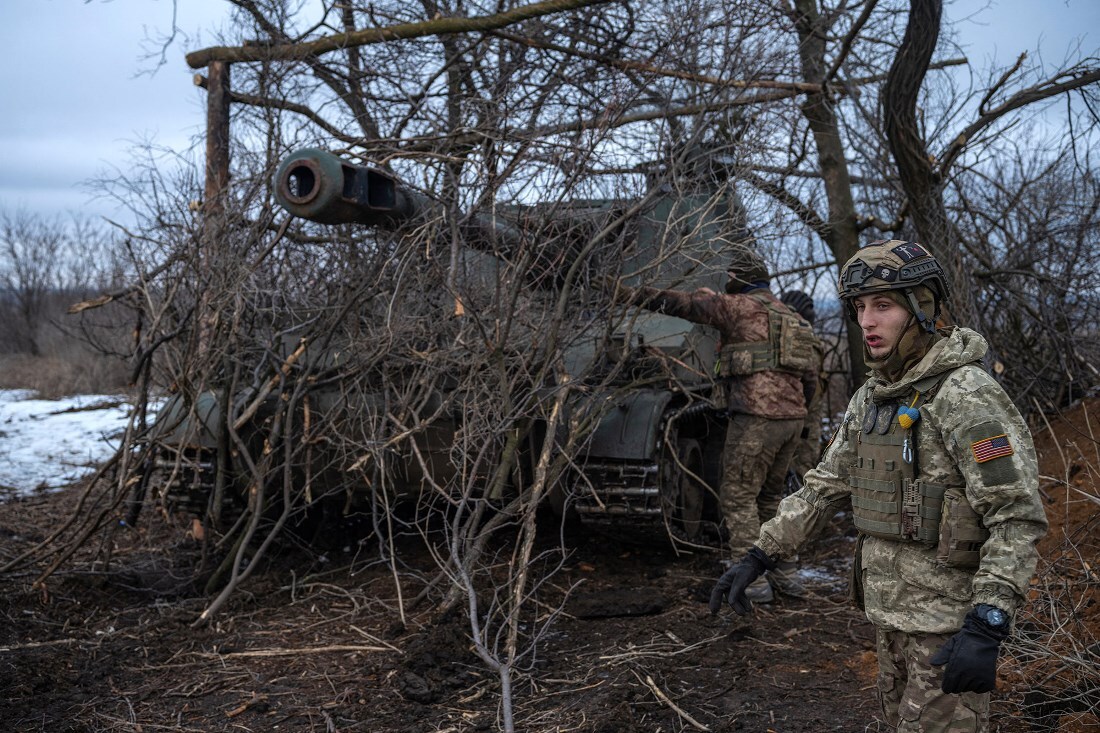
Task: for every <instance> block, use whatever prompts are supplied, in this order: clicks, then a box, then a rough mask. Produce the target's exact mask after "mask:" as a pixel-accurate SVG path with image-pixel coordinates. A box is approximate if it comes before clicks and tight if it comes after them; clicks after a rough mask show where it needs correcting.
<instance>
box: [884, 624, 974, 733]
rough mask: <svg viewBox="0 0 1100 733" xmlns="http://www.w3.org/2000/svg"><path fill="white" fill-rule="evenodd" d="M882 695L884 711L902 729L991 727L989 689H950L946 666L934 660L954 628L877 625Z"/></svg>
mask: <svg viewBox="0 0 1100 733" xmlns="http://www.w3.org/2000/svg"><path fill="white" fill-rule="evenodd" d="M875 637H876V638H875V644H876V648H877V652H878V698H879V704H880V705H881V711H882V716H883V718H884V719H885V721H886V722H887V723H888V724H889V725H890V726H892V727H891V728H890V729H891V730H896V731H897V732H898V733H987V732H988V731H989V693H988V692H984V693H977V692H964V693H961V694H952V693H946V692H944V691H943V690H942V689H940V687H941V685H942V684H943V667H934V666H932V664H931V662H930V660H931V658H932V656H933V655H934V654H935V653H936V652H937V651H939V649H940V647H942V646H943V645H944V644H945V643H946V642H947V640H948V639H950V638H951V635H950V634H907V633H905V632H904V631H885V630H883V629H878V630H877V631H876V634H875Z"/></svg>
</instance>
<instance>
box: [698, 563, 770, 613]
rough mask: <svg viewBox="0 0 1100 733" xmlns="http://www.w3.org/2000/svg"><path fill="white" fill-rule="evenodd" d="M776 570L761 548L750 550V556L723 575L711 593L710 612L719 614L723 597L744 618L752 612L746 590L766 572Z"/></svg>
mask: <svg viewBox="0 0 1100 733" xmlns="http://www.w3.org/2000/svg"><path fill="white" fill-rule="evenodd" d="M774 568H775V561H774V560H772V559H771V558H770V557H768V555H767V553H765V552H764V551H763V550H761V549H760V548H759V547H754V548H752V549H751V550H749V552H748V554H747V555H745V556H744V557H743V558H741V559H740V560H739V561H738V562H737V564H735V565H732V566H730V569H729V570H727V571H726V572H724V573H722V577H721V578H719V579H718V582H717V583H716V584H715V586H714V590H712V591H711V592H710V612H711V613H718V611H719V609H721V608H722V598H723V596H724V597H725V598H726V600H728V601H729V604H730V605H731V606H733V610H734V611H736V612H737V613H739V614H741V615H742V616H744V615H745V614H746V613H748V612H749V611H751V610H752V603H751V602H750V601H749V599H748V596H746V595H745V588H748V587H749V583H751V582H752V581H754V580H756V579H757V578H759V577H760V576H761V575H763V574H764V571H765V570H772V569H774Z"/></svg>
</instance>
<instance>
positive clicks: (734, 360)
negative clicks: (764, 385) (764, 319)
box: [714, 292, 817, 377]
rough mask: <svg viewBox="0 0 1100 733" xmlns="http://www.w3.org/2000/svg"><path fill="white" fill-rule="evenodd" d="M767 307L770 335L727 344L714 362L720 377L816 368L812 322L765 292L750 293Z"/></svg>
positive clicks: (804, 370) (794, 371) (799, 372)
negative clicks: (774, 301)
mask: <svg viewBox="0 0 1100 733" xmlns="http://www.w3.org/2000/svg"><path fill="white" fill-rule="evenodd" d="M748 297H750V298H754V299H755V300H757V301H758V302H759V303H760V304H761V305H763V306H764V307H765V308H767V310H768V339H767V340H766V341H738V342H736V343H732V344H725V345H724V346H722V348H721V350H720V351H719V352H718V362H717V363H716V364H715V365H714V367H715V371H716V372H717V374H718V376H719V377H744V376H747V375H749V374H755V373H756V372H765V371H780V372H789V373H791V374H799V375H800V374H803V373H804V372H806V371H809V370H811V369H814V368H816V366H817V361H816V359H815V357H814V348H815V345H816V343H817V339H816V337H815V336H814V330H813V328H812V327H811V326H810V324H808V323H806V322H805V321H803V320H802V319H801V318H799V317H798V316H796V315H794V314H793V313H791V312H790V311H788V310H787V309H786V308H785V307H783V306H779V305H776V304H775V303H773V302H772V300H771V299H770V298H769V297H768V296H767V294H766V293H763V292H756V293H750V294H749V296H748Z"/></svg>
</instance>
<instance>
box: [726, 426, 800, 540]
mask: <svg viewBox="0 0 1100 733" xmlns="http://www.w3.org/2000/svg"><path fill="white" fill-rule="evenodd" d="M801 433H802V420H801V419H793V420H768V419H766V418H762V417H756V416H754V415H731V416H730V421H729V425H728V426H727V428H726V445H725V449H724V452H723V454H722V487H721V491H720V492H719V502H720V503H721V506H722V516H723V517H724V518H725V520H726V529H727V530H728V531H729V545H730V550H731V551H732V557H741V556H743V555H744V554H745V553H746V552H748V551H749V550H750V549H751V548H752V545H753V542H754V541H755V540H756V538H757V537H758V536H759V535H760V525H761V524H763V523H764V522H766V521H768V520H769V519H771V518H772V517H774V516H775V512H776V510H777V509H778V508H779V502H780V500H781V499H782V498H783V490H784V488H785V487H786V478H787V466H788V465H789V464H790V460H791V456H792V455H793V454H794V451H795V448H797V447H798V443H799V442H800V440H799V436H800V435H801Z"/></svg>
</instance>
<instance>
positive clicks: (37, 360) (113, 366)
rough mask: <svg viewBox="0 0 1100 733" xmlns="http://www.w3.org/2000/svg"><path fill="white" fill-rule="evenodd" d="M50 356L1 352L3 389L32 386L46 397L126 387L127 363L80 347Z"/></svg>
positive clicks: (107, 392) (110, 390)
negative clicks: (4, 353)
mask: <svg viewBox="0 0 1100 733" xmlns="http://www.w3.org/2000/svg"><path fill="white" fill-rule="evenodd" d="M67 352H68V353H63V354H59V355H49V356H30V355H27V354H8V355H0V389H31V390H34V391H35V392H37V393H38V395H39V396H40V397H42V398H43V399H57V398H59V397H64V396H66V395H73V394H113V393H116V392H120V391H122V390H125V389H126V380H127V370H126V365H125V364H123V363H122V362H121V361H120V360H118V359H116V358H111V357H107V356H103V355H100V354H93V353H89V352H88V351H87V350H84V349H81V348H79V347H73V348H71V349H68V350H67Z"/></svg>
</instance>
